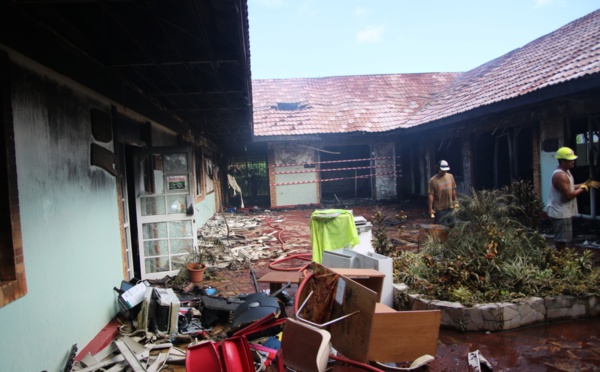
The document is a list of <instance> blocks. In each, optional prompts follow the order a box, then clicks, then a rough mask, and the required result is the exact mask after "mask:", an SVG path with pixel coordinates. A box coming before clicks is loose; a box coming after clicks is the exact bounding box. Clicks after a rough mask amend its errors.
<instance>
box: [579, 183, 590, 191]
mask: <svg viewBox="0 0 600 372" xmlns="http://www.w3.org/2000/svg"><path fill="white" fill-rule="evenodd" d="M579 188H580V189H584V190H585V191H590V188H589V187H588V185H586V184H585V183H584V184H582V185H581V186H579Z"/></svg>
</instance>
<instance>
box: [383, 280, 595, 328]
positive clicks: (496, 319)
mask: <svg viewBox="0 0 600 372" xmlns="http://www.w3.org/2000/svg"><path fill="white" fill-rule="evenodd" d="M405 290H406V287H405V286H403V285H402V284H400V285H395V296H398V295H399V294H400V292H403V291H405ZM408 297H409V301H408V304H409V305H408V306H409V308H408V309H400V310H441V311H442V321H441V325H442V327H448V328H453V329H457V330H460V331H505V330H509V329H515V328H519V327H525V326H530V325H534V324H540V323H546V322H555V321H562V320H575V319H581V318H590V317H596V316H599V315H600V297H599V296H596V295H589V296H566V295H560V296H554V297H548V298H541V297H529V298H526V299H523V300H519V301H514V302H498V303H487V304H476V305H473V306H464V305H462V304H461V303H458V302H448V301H439V300H426V299H424V298H422V296H420V295H416V294H409V295H408Z"/></svg>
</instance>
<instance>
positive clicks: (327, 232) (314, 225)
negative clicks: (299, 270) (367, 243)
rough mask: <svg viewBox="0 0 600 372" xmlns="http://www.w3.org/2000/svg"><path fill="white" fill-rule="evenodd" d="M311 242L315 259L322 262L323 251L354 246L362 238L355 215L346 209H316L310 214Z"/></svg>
mask: <svg viewBox="0 0 600 372" xmlns="http://www.w3.org/2000/svg"><path fill="white" fill-rule="evenodd" d="M310 242H311V244H312V252H313V261H314V262H317V263H321V261H322V260H323V251H331V250H334V249H340V248H344V247H345V246H347V245H350V246H351V247H354V246H355V245H357V244H358V243H360V240H359V239H358V232H357V231H356V224H355V223H354V216H353V215H352V213H350V212H349V211H347V210H344V209H324V210H316V211H314V212H313V213H312V215H311V216H310Z"/></svg>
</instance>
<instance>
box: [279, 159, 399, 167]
mask: <svg viewBox="0 0 600 372" xmlns="http://www.w3.org/2000/svg"><path fill="white" fill-rule="evenodd" d="M398 158H400V157H399V156H383V157H380V158H364V159H344V160H327V161H309V162H304V163H294V164H291V163H290V164H271V165H270V166H269V167H271V168H278V167H297V166H300V165H313V164H332V163H349V162H353V161H368V160H389V159H398Z"/></svg>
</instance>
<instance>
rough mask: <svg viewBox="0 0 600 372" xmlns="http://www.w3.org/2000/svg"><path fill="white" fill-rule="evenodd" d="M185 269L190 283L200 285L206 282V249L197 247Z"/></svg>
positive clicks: (189, 257)
mask: <svg viewBox="0 0 600 372" xmlns="http://www.w3.org/2000/svg"><path fill="white" fill-rule="evenodd" d="M185 268H186V269H187V271H188V276H189V279H190V282H192V283H199V282H201V281H203V280H204V271H205V270H206V264H205V263H204V247H196V249H194V251H193V252H192V253H190V255H189V256H188V258H187V260H186V263H185Z"/></svg>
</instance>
